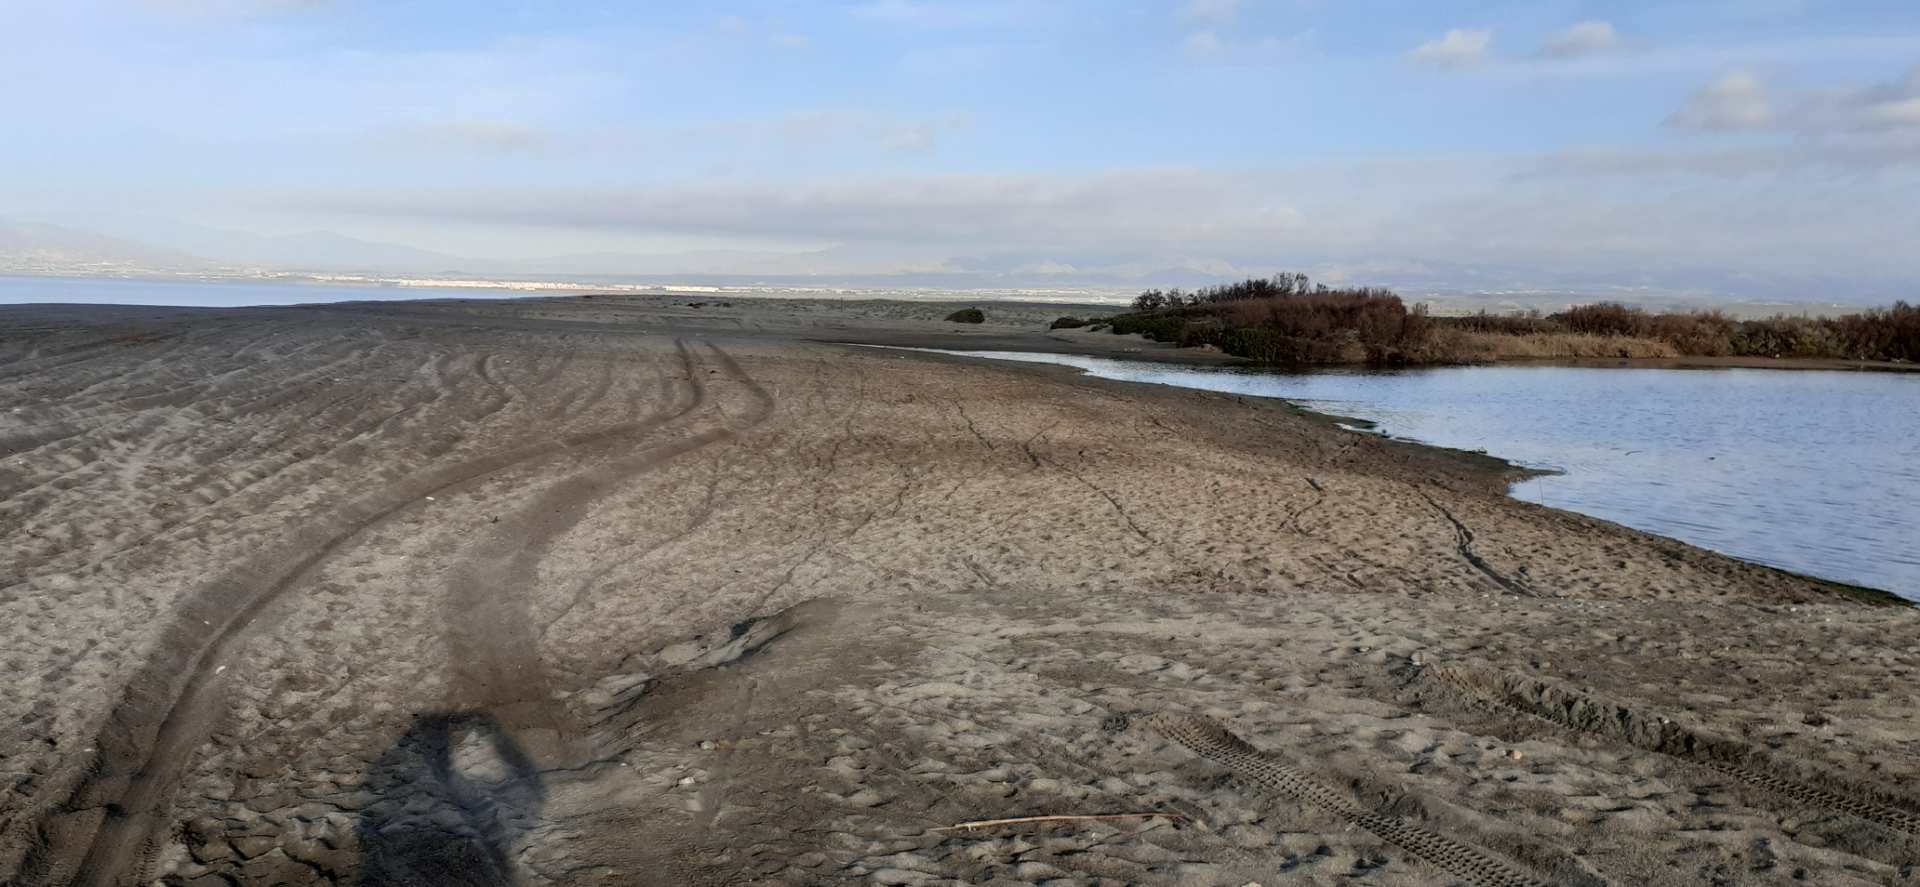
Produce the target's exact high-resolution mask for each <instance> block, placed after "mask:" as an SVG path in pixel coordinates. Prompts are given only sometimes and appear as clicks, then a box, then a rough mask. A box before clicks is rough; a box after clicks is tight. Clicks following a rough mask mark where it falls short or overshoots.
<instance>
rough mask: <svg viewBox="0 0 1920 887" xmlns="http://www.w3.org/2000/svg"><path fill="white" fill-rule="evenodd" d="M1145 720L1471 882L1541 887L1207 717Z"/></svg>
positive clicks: (1497, 886)
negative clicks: (1362, 801)
mask: <svg viewBox="0 0 1920 887" xmlns="http://www.w3.org/2000/svg"><path fill="white" fill-rule="evenodd" d="M1147 723H1148V724H1149V725H1151V726H1152V727H1153V728H1154V729H1155V730H1158V731H1159V732H1161V733H1162V734H1165V735H1166V736H1167V738H1169V739H1172V740H1174V741H1175V742H1178V743H1180V744H1181V745H1184V746H1186V747H1187V749H1188V750H1190V751H1192V752H1193V753H1194V754H1197V755H1199V756H1201V757H1203V758H1206V759H1207V760H1210V761H1212V762H1214V763H1216V764H1219V765H1221V766H1223V767H1226V768H1227V769H1229V770H1232V771H1233V772H1234V773H1236V774H1238V775H1240V776H1242V777H1244V778H1246V779H1248V780H1250V781H1252V782H1254V783H1256V784H1258V785H1260V786H1262V787H1265V788H1267V789H1269V790H1272V791H1275V792H1278V793H1279V794H1281V795H1283V796H1285V797H1287V798H1290V799H1292V800H1295V801H1299V802H1302V803H1307V804H1312V805H1314V806H1316V807H1319V808H1321V809H1322V810H1325V811H1327V812H1329V813H1332V814H1334V815H1335V816H1338V817H1340V818H1341V819H1345V820H1347V821H1348V822H1351V823H1353V824H1354V825H1357V826H1360V827H1361V828H1363V829H1366V830H1367V831H1370V832H1372V833H1374V834H1375V835H1378V836H1379V837H1380V838H1382V839H1383V840H1385V841H1387V842H1389V843H1391V844H1393V845H1395V846H1397V847H1399V848H1400V849H1402V850H1405V851H1407V852H1408V853H1411V854H1413V855H1414V856H1417V857H1419V858H1421V859H1424V860H1426V861H1427V862H1428V863H1430V864H1432V865H1433V866H1434V867H1435V868H1438V869H1440V870H1441V871H1444V872H1446V873H1448V874H1450V875H1453V876H1454V877H1456V878H1460V879H1461V880H1463V881H1466V882H1467V883H1469V884H1481V885H1486V887H1544V885H1542V884H1541V882H1539V881H1536V880H1534V879H1533V878H1531V877H1528V876H1527V875H1525V874H1522V873H1521V872H1520V871H1518V870H1517V869H1515V868H1513V867H1512V866H1510V865H1508V864H1507V863H1505V862H1503V861H1501V860H1499V859H1497V858H1495V857H1494V856H1492V855H1491V854H1488V853H1486V852H1484V851H1482V850H1480V849H1479V848H1476V847H1472V846H1470V845H1467V844H1463V843H1461V842H1459V841H1456V840H1453V839H1452V838H1448V837H1445V836H1443V835H1437V834H1434V833H1433V832H1429V831H1427V830H1425V829H1422V828H1420V827H1418V826H1415V825H1412V824H1410V823H1407V822H1405V821H1402V820H1400V819H1397V818H1394V817H1391V816H1383V815H1381V814H1378V813H1375V812H1373V811H1370V810H1365V809H1362V808H1361V807H1359V806H1358V805H1356V804H1354V803H1353V802H1352V801H1349V800H1347V799H1346V798H1344V797H1341V795H1340V794H1339V793H1338V792H1335V791H1334V790H1333V789H1330V788H1328V787H1326V786H1325V785H1322V784H1321V783H1320V782H1319V781H1317V780H1315V779H1314V778H1312V777H1311V776H1308V775H1306V774H1305V773H1302V772H1300V771H1299V770H1296V769H1294V768H1292V767H1289V766H1286V765H1285V764H1282V763H1280V762H1279V761H1277V760H1275V759H1274V758H1273V757H1272V756H1271V755H1268V754H1266V753H1264V752H1261V751H1260V750H1259V749H1257V748H1254V747H1253V746H1252V745H1249V744H1247V741H1246V740H1244V739H1241V738H1240V737H1239V736H1236V735H1234V734H1233V732H1232V731H1229V730H1228V729H1227V728H1225V727H1223V726H1221V725H1220V724H1218V723H1216V722H1214V721H1213V720H1211V719H1208V718H1203V717H1197V716H1192V715H1169V714H1156V715H1153V716H1151V717H1149V718H1148V719H1147Z"/></svg>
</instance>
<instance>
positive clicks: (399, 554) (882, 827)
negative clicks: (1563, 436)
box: [0, 297, 1920, 885]
mask: <svg viewBox="0 0 1920 887" xmlns="http://www.w3.org/2000/svg"><path fill="white" fill-rule="evenodd" d="M947 310H951V306H937V305H925V304H912V305H908V304H863V303H845V302H841V303H825V302H821V303H806V302H740V301H736V302H732V303H730V304H728V305H725V306H722V305H720V304H717V303H712V302H708V303H705V304H702V305H700V306H699V307H694V306H693V305H691V304H690V303H689V300H687V299H685V298H681V299H666V298H642V297H600V298H595V299H586V300H580V299H552V300H527V301H514V302H485V303H470V302H446V303H398V304H383V305H354V306H337V307H329V308H299V309H254V310H234V311H211V312H195V311H172V310H166V309H137V310H136V309H77V308H72V309H67V308H40V307H34V308H4V309H0V455H4V456H5V458H4V460H3V461H0V533H4V536H5V550H6V551H7V557H6V558H5V559H4V562H3V563H0V652H3V654H4V662H5V664H6V669H7V675H8V677H9V678H10V685H11V689H10V692H8V693H7V694H4V695H0V725H4V727H0V771H4V773H5V775H6V782H5V783H4V785H5V790H4V791H0V873H9V874H8V875H7V877H6V878H5V880H6V881H7V882H8V883H19V884H63V883H80V884H130V883H150V882H152V881H155V880H159V881H161V882H164V883H208V884H212V883H236V882H237V883H247V884H253V883H260V884H268V883H291V884H308V883H327V882H333V883H356V882H370V883H429V884H433V883H444V884H470V883H500V884H505V883H527V884H619V883H638V884H738V883H785V884H811V883H820V882H828V881H850V882H860V883H880V884H942V883H1032V882H1040V883H1047V882H1051V883H1060V884H1118V883H1149V884H1222V885H1244V884H1247V883H1249V882H1260V883H1265V884H1268V885H1271V884H1274V883H1305V884H1334V883H1340V884H1346V883H1365V884H1489V885H1499V884H1528V883H1532V884H1638V883H1649V884H1701V883H1729V884H1735V883H1737V884H1774V883H1779V884H1792V883H1821V884H1854V883H1858V884H1883V883H1904V881H1903V880H1902V879H1906V878H1911V877H1913V875H1912V874H1911V873H1912V870H1913V865H1914V863H1915V862H1916V861H1917V860H1920V845H1917V843H1916V842H1920V793H1916V792H1915V791H1914V790H1913V789H1912V788H1911V786H1912V785H1914V784H1915V776H1916V773H1917V772H1920V739H1916V737H1917V736H1920V733H1917V732H1916V730H1915V720H1914V718H1915V715H1916V713H1920V707H1917V706H1916V704H1915V700H1914V697H1913V692H1912V689H1911V688H1912V685H1913V680H1914V675H1915V669H1916V668H1920V643H1917V642H1916V641H1914V638H1915V637H1916V630H1915V629H1916V627H1920V621H1917V620H1916V617H1915V614H1914V612H1913V611H1912V610H1911V609H1906V608H1890V607H1876V606H1869V605H1867V604H1865V603H1862V602H1861V601H1859V600H1857V599H1855V598H1853V597H1850V596H1848V595H1846V594H1844V593H1842V592H1841V591H1838V590H1836V589H1835V588H1834V587H1832V586H1827V585H1823V584H1820V583H1816V582H1813V581H1811V580H1806V579H1801V578H1798V577H1794V576H1790V575H1787V574H1783V573H1779V572H1777V571H1772V570H1768V569H1764V568H1760V567H1755V566H1750V565H1747V564H1742V563H1739V562H1736V561H1732V560H1729V559H1726V558H1723V557H1720V556H1717V555H1714V554H1711V553H1708V552H1703V551H1699V550H1696V549H1692V548H1689V547H1686V546H1684V545H1681V544H1678V543H1675V542H1671V541H1668V540H1663V539H1659V538H1655V537H1650V536H1646V535H1644V534H1640V533H1636V532H1633V531H1630V530H1627V529H1624V528H1620V527H1617V526H1614V525H1610V524H1606V523H1604V522H1600V521H1595V520H1591V519H1587V518H1583V517H1579V516H1575V515H1569V514H1565V513H1560V512H1554V511H1550V510H1545V509H1541V508H1538V507H1535V506H1531V505H1528V504H1525V503H1521V502H1516V501H1513V500H1510V499H1507V498H1506V497H1504V496H1503V495H1502V493H1501V490H1502V489H1503V484H1502V481H1501V478H1500V472H1499V469H1498V466H1496V465H1493V464H1491V463H1490V462H1489V461H1488V460H1477V459H1472V458H1470V457H1466V456H1462V455H1459V454H1450V453H1445V452H1441V451H1436V450H1429V449H1425V448H1420V447H1415V446H1410V445H1404V444H1399V443H1395V442H1391V441H1387V440H1383V439H1379V438H1376V437H1371V436H1363V435H1356V434H1351V433H1347V432H1344V431H1341V430H1339V429H1337V428H1335V427H1333V426H1332V425H1331V424H1330V423H1328V422H1327V421H1325V420H1322V419H1320V418H1318V417H1314V416H1311V415H1308V414H1304V413H1301V412H1298V411H1296V410H1294V409H1292V408H1289V407H1287V406H1285V405H1284V404H1279V403H1273V402H1259V401H1248V400H1244V399H1240V398H1235V397H1231V396H1223V395H1213V394H1205V393H1198V392H1192V391H1180V390H1173V389H1161V388H1153V387H1144V386H1137V387H1136V386H1127V385H1124V384H1120V383H1112V382H1105V381H1101V380H1095V379H1088V378H1084V377H1080V376H1076V375H1074V374H1072V373H1071V372H1068V371H1065V370H1063V369H1061V368H1057V367H1047V366H1038V365H1001V364H991V363H984V362H978V361H970V360H965V359H959V358H950V357H942V356H935V355H925V354H913V353H906V352H898V351H889V350H880V349H866V348H854V347H847V346H843V345H836V344H831V342H835V341H861V342H869V343H895V344H947V345H953V346H956V347H975V348H984V347H1061V348H1082V349H1102V350H1104V351H1106V352H1108V353H1112V352H1114V351H1116V350H1118V349H1128V348H1140V347H1144V346H1140V345H1138V344H1136V343H1132V342H1130V341H1129V340H1122V339H1118V338H1115V337H1105V338H1102V339H1098V340H1095V339H1091V338H1087V337H1084V336H1077V335H1075V334H1070V333H1062V334H1053V335H1052V336H1051V337H1050V336H1049V334H1046V333H1043V332H1040V331H1039V330H1041V329H1042V328H1043V327H1044V325H1045V321H1046V320H1048V319H1051V317H1053V316H1056V315H1058V314H1061V313H1070V312H1068V311H1066V310H1063V309H1062V308H1061V307H1060V306H1012V307H1006V308H1000V309H996V310H991V311H990V312H989V315H990V318H989V323H988V324H985V325H982V326H980V327H969V328H960V327H955V326H953V325H950V324H944V323H941V322H940V321H939V317H941V316H943V315H944V314H945V312H946V311H947ZM1131 813H1159V814H1163V815H1161V816H1158V817H1143V818H1129V819H1108V820H1086V821H1064V822H1050V823H1029V824H1015V825H1008V826H994V827H985V828H977V829H952V828H950V827H951V826H954V825H956V824H958V823H963V822H969V821H978V820H989V819H998V818H1013V817H1026V816H1036V815H1093V814H1131Z"/></svg>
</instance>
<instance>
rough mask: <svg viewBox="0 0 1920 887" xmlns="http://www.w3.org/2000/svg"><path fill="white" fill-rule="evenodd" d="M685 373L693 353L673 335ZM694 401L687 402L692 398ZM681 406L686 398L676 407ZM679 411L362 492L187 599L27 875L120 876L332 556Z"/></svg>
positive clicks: (46, 880) (49, 880) (37, 840)
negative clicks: (512, 472)
mask: <svg viewBox="0 0 1920 887" xmlns="http://www.w3.org/2000/svg"><path fill="white" fill-rule="evenodd" d="M676 347H677V349H678V357H679V360H680V364H681V370H682V371H683V372H684V373H685V375H686V376H687V377H688V378H689V379H690V380H691V379H693V378H694V376H695V373H694V366H693V361H692V355H691V353H690V352H689V351H688V350H687V348H686V347H685V345H684V344H681V343H676ZM688 408H689V409H690V407H688ZM676 409H678V407H676ZM676 415H677V413H676V412H675V411H673V410H668V411H662V412H658V413H656V414H654V415H652V416H649V417H647V418H643V419H640V420H638V421H634V422H628V423H622V424H619V425H614V426H610V427H607V428H603V429H599V430H596V431H591V432H584V433H580V434H575V435H572V436H569V437H566V438H562V439H560V440H558V441H550V442H545V443H538V444H531V445H528V446H523V447H519V448H516V449H512V450H508V451H505V452H501V453H496V454H493V455H490V456H485V457H481V458H478V459H473V460H469V461H466V462H462V463H460V464H457V465H452V466H448V467H445V468H442V469H439V470H436V471H431V472H427V473H425V474H423V475H421V476H420V477H418V478H416V479H414V480H412V481H410V482H402V483H399V484H396V485H394V486H392V487H389V488H386V489H383V490H381V491H379V492H377V493H373V494H370V495H368V496H365V497H362V498H361V499H359V500H356V501H355V502H352V503H349V504H348V505H346V506H343V507H342V508H340V509H339V510H337V511H335V512H334V513H332V514H329V515H327V516H325V517H323V518H321V519H319V520H316V521H314V522H313V523H312V524H310V525H308V526H307V527H305V528H303V529H301V530H299V531H298V532H296V533H295V534H294V538H293V540H292V544H290V545H289V546H286V547H284V548H282V549H281V550H277V551H273V552H270V553H267V554H264V555H262V556H260V557H256V558H254V559H252V560H250V561H248V562H247V563H245V564H242V565H240V566H238V567H237V568H235V569H234V570H232V571H230V572H229V573H227V574H226V575H223V576H221V577H219V578H217V579H215V580H214V581H213V582H211V583H209V584H208V585H207V586H204V587H203V588H202V589H201V590H200V591H198V592H196V593H195V594H194V595H193V596H192V598H191V599H189V600H187V601H184V602H183V603H182V604H181V605H180V608H179V613H178V615H177V617H176V619H175V621H174V622H173V623H172V624H171V625H169V626H168V628H167V629H165V630H164V631H163V632H162V635H161V639H160V642H159V644H158V645H157V650H156V652H155V653H154V654H153V655H152V656H151V658H149V660H148V661H147V663H146V664H145V665H143V666H142V667H141V668H140V670H139V671H138V672H136V674H135V676H134V678H133V679H132V680H131V681H129V683H128V686H127V687H126V689H125V690H124V691H123V692H122V694H121V698H120V700H119V701H118V702H117V703H116V704H115V705H114V707H113V709H112V711H111V712H110V713H109V715H108V717H107V719H106V722H105V724H104V725H103V726H102V728H101V730H100V733H99V735H98V736H97V737H96V738H95V741H94V745H93V748H94V756H93V759H92V760H91V761H90V762H89V764H88V765H87V767H86V768H85V770H84V771H83V772H82V773H80V774H79V776H78V778H77V779H76V782H75V785H74V788H73V789H72V790H71V791H70V792H69V793H68V795H67V797H66V798H65V799H63V800H62V801H60V802H59V803H57V804H55V805H54V806H52V807H51V808H50V809H49V810H48V811H47V812H46V813H45V814H43V815H42V817H41V819H40V821H39V823H38V827H37V834H36V835H35V836H34V840H33V842H32V846H31V847H30V848H29V850H28V852H27V854H26V856H25V858H24V859H23V860H22V863H21V867H20V872H19V879H18V880H19V883H20V884H23V885H26V884H56V883H71V884H76V885H109V884H118V883H122V882H124V881H125V880H127V879H128V877H129V876H130V875H137V874H138V872H137V871H132V870H133V869H135V868H137V866H138V865H139V864H140V863H141V861H142V860H143V859H144V857H145V856H146V853H145V851H146V850H147V849H149V848H148V847H147V846H144V845H148V844H150V843H151V837H152V834H153V831H154V828H155V826H156V825H157V824H158V821H159V820H160V819H161V818H162V817H163V816H164V815H165V813H166V809H165V808H166V805H167V804H168V802H169V801H170V798H171V793H172V791H173V789H174V787H175V784H176V782H177V780H178V775H179V771H180V770H181V769H182V768H183V767H184V766H185V764H186V763H187V761H188V759H189V758H190V757H191V755H192V754H193V752H194V750H195V749H197V748H198V747H199V745H200V743H201V742H202V741H203V739H204V736H205V735H206V733H207V731H208V730H209V729H210V728H211V727H212V723H213V721H214V720H215V719H216V718H217V716H218V714H219V712H220V706H219V705H218V703H219V692H218V691H219V683H220V677H219V676H220V672H221V671H222V670H223V669H222V668H221V663H222V660H225V659H227V658H228V657H230V656H231V655H232V654H233V653H234V652H235V651H236V650H237V649H238V648H239V647H240V646H241V645H242V644H243V643H244V642H245V641H246V640H248V639H250V637H251V636H252V635H253V634H254V632H253V631H252V629H254V628H255V627H256V623H257V622H258V621H259V619H260V616H261V615H262V613H263V612H264V611H266V610H267V608H268V606H269V605H270V604H272V603H273V602H274V601H275V600H276V599H278V598H279V597H280V596H282V595H283V594H284V593H286V592H287V591H288V590H289V589H291V588H293V587H296V586H298V585H299V584H301V581H302V580H304V579H305V578H306V577H307V576H308V575H309V574H310V573H311V572H312V571H313V570H314V568H315V567H317V566H318V565H319V564H320V563H321V562H322V561H323V560H325V559H326V558H327V557H328V556H330V555H331V554H333V553H334V552H335V551H337V550H339V549H340V548H342V547H343V546H345V545H346V544H347V543H348V542H350V541H351V540H353V539H355V538H357V537H358V536H359V535H360V534H362V533H363V532H364V531H366V530H367V529H369V528H371V527H373V526H375V525H376V524H379V523H380V522H382V521H384V520H386V519H387V518H389V517H392V516H393V515H394V514H396V513H398V512H400V511H401V510H402V509H404V508H406V507H408V506H410V505H412V504H414V503H416V502H417V501H419V500H420V499H421V498H423V497H425V496H428V495H434V494H437V493H441V492H444V491H446V490H448V489H451V488H454V487H456V486H460V485H462V484H466V483H470V482H474V481H477V480H480V479H482V478H484V477H486V476H489V475H492V474H495V473H498V472H500V471H504V470H507V469H509V468H514V467H516V466H520V465H522V464H525V463H528V462H532V461H535V460H539V459H544V458H548V457H551V456H554V455H556V454H559V453H562V452H566V451H569V450H572V449H575V448H579V447H583V446H589V445H596V444H600V443H605V442H612V441H617V440H619V439H622V438H624V437H627V436H631V435H635V434H644V433H646V432H647V431H650V430H651V429H652V428H654V427H655V426H657V425H660V424H664V423H665V422H668V421H671V420H672V419H673V418H674V417H675V416H676Z"/></svg>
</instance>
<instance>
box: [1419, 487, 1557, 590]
mask: <svg viewBox="0 0 1920 887" xmlns="http://www.w3.org/2000/svg"><path fill="white" fill-rule="evenodd" d="M1413 491H1414V492H1416V493H1419V494H1420V498H1422V499H1425V500H1427V504H1428V505H1431V506H1433V510H1434V511H1438V512H1440V516H1441V517H1444V518H1446V519H1447V523H1450V524H1452V525H1453V547H1454V549H1455V550H1457V551H1459V552H1460V557H1461V559H1462V560H1465V561H1466V562H1467V565H1468V566H1470V567H1473V568H1474V569H1476V570H1479V571H1480V574H1481V575H1483V576H1485V577H1487V578H1488V579H1491V580H1493V584H1495V585H1498V586H1500V587H1501V588H1504V589H1506V590H1507V591H1510V592H1512V593H1514V594H1518V595H1525V596H1527V597H1539V595H1538V594H1536V593H1535V592H1534V590H1533V589H1531V588H1528V587H1527V586H1526V583H1524V582H1521V581H1519V580H1517V579H1514V578H1511V577H1509V576H1507V575H1506V574H1505V573H1502V572H1500V571H1499V570H1496V569H1494V568H1493V566H1492V565H1491V564H1488V563H1487V562H1486V559H1484V558H1482V557H1481V556H1480V555H1479V553H1478V552H1476V551H1474V549H1473V530H1471V529H1469V528H1468V527H1467V525H1466V524H1464V523H1461V522H1460V519H1459V518H1457V517H1454V516H1453V512H1451V511H1448V510H1447V507H1446V506H1444V505H1441V504H1440V502H1439V500H1437V499H1435V498H1433V497H1432V496H1430V495H1427V491H1426V490H1423V489H1420V488H1419V487H1414V488H1413Z"/></svg>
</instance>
